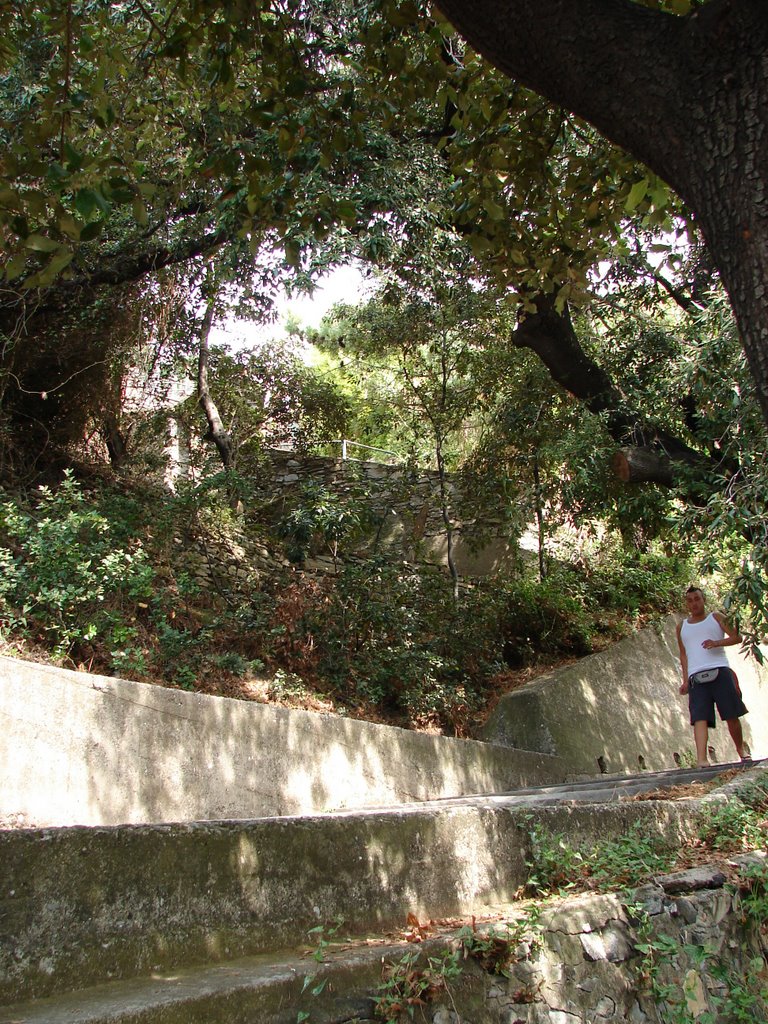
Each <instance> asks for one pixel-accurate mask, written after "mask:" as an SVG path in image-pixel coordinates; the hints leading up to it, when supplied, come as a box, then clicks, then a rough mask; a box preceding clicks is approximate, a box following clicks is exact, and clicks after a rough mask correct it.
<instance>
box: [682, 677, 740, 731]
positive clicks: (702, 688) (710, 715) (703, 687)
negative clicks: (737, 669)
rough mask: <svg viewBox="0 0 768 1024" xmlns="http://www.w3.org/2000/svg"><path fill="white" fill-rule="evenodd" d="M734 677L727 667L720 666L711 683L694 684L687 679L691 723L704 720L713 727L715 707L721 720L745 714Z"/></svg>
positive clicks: (724, 720)
mask: <svg viewBox="0 0 768 1024" xmlns="http://www.w3.org/2000/svg"><path fill="white" fill-rule="evenodd" d="M735 678H736V677H735V676H734V674H733V672H731V670H730V669H729V668H721V669H720V671H719V672H718V673H717V675H716V676H715V678H714V679H713V680H712V682H711V683H696V684H694V683H691V682H690V680H689V686H690V689H689V690H688V710H689V711H690V713H691V725H693V723H694V722H704V721H706V722H707V724H708V725H709V728H710V729H714V728H715V707H717V710H718V712H719V714H720V718H721V720H722V721H723V722H727V721H728V720H729V719H731V718H741V716H742V715H746V713H747V709H746V706H745V704H744V701H743V700H742V699H741V695H740V694H739V691H738V689H737V688H736V681H735Z"/></svg>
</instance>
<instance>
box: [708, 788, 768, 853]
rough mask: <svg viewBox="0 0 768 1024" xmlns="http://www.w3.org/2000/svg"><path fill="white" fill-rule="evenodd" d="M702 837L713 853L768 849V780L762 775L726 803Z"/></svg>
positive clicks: (710, 817) (717, 812) (709, 823)
mask: <svg viewBox="0 0 768 1024" xmlns="http://www.w3.org/2000/svg"><path fill="white" fill-rule="evenodd" d="M699 837H700V839H701V841H702V843H703V844H704V845H705V846H708V847H709V848H710V849H712V850H724V851H735V850H763V849H765V847H766V846H767V845H768V777H766V776H765V775H761V776H759V777H758V778H756V779H752V780H751V781H750V782H749V783H747V784H745V785H744V786H742V787H741V788H740V789H739V791H738V793H736V794H735V795H734V796H733V797H732V798H731V799H729V800H728V801H727V802H726V803H723V804H720V805H718V806H716V807H715V808H714V809H713V811H712V813H711V814H710V815H709V817H708V818H707V820H706V821H705V822H704V824H703V825H702V828H701V830H700V833H699Z"/></svg>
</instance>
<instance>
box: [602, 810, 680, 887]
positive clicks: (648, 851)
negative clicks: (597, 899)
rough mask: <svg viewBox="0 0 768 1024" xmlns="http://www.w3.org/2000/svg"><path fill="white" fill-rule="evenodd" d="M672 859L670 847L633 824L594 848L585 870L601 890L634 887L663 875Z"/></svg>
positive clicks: (657, 837)
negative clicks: (625, 830)
mask: <svg viewBox="0 0 768 1024" xmlns="http://www.w3.org/2000/svg"><path fill="white" fill-rule="evenodd" d="M673 859H674V854H673V851H672V849H671V847H669V846H668V844H667V843H666V842H665V841H664V840H663V839H662V838H661V837H660V836H655V835H653V834H649V833H648V832H647V831H644V826H642V825H641V824H640V822H635V824H634V825H633V826H632V828H631V829H630V830H629V831H628V832H626V833H625V834H624V835H621V836H618V837H617V838H616V839H613V840H608V841H606V842H604V843H601V845H600V846H599V847H596V848H595V849H594V850H593V851H592V853H591V854H590V856H589V860H588V864H587V866H588V869H589V873H590V875H591V878H592V880H593V882H594V884H595V885H596V886H597V887H598V888H601V889H604V888H615V887H616V886H634V885H638V884H639V883H640V882H642V881H644V880H645V879H646V878H650V877H651V875H655V874H658V873H659V872H662V871H667V870H668V869H669V868H670V867H671V865H672V862H673Z"/></svg>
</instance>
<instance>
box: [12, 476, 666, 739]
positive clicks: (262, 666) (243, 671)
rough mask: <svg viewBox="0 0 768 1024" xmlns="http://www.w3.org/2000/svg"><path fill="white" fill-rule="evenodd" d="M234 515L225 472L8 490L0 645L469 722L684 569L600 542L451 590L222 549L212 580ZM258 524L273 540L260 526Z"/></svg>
mask: <svg viewBox="0 0 768 1024" xmlns="http://www.w3.org/2000/svg"><path fill="white" fill-rule="evenodd" d="M312 497H313V506H312V507H314V508H315V509H317V508H318V507H325V508H326V509H327V511H326V512H325V513H324V515H325V520H324V522H325V524H326V527H327V526H328V525H330V521H331V519H332V516H331V513H332V512H333V506H332V505H331V506H329V505H328V502H327V501H326V504H325V506H323V504H322V500H318V499H322V498H323V496H322V495H318V494H314V495H313V496H312ZM337 511H338V510H337ZM335 521H336V524H337V528H340V524H341V525H343V524H344V522H345V520H344V518H343V517H339V516H338V515H337V517H336V520H335ZM314 525H315V526H317V523H315V524H314ZM244 526H247V524H244V523H243V521H242V519H241V518H239V517H238V516H237V515H236V514H234V513H233V512H232V510H231V508H230V507H229V504H228V502H227V501H226V489H223V488H221V487H219V488H216V487H209V488H202V489H197V490H195V491H192V492H189V493H185V494H180V495H179V496H177V497H176V498H173V497H170V496H167V495H163V494H162V493H157V494H154V495H151V494H147V493H146V492H145V493H143V494H142V496H141V498H139V497H138V496H137V495H134V494H131V493H130V492H129V493H125V492H120V491H116V490H115V489H113V488H102V489H99V490H95V491H93V492H91V493H89V494H86V493H85V492H84V490H83V489H82V487H81V486H80V485H78V484H77V483H76V482H75V481H74V480H73V479H71V478H69V477H68V478H66V479H65V481H64V482H63V484H62V485H61V487H59V488H58V489H57V490H51V489H47V488H45V489H42V490H40V491H38V492H37V493H36V494H35V495H34V496H33V497H32V498H31V499H30V500H26V501H19V500H18V499H17V500H13V499H11V498H10V497H9V496H6V500H5V502H4V503H3V506H2V520H1V521H0V540H1V542H2V546H0V558H1V559H2V568H3V573H2V575H3V582H2V587H1V588H0V611H1V612H2V621H3V632H2V640H3V644H4V648H5V650H17V649H18V650H26V651H28V652H31V653H33V654H36V655H37V656H40V655H45V656H48V654H49V653H50V652H53V653H55V654H56V655H57V656H58V658H59V659H60V660H62V661H63V662H64V663H65V664H84V665H86V666H87V667H88V668H90V669H91V670H93V671H101V672H106V673H111V672H117V673H121V674H125V675H128V676H130V677H133V678H138V679H146V680H153V681H157V682H162V683H165V684H171V685H177V686H182V687H185V688H189V689H203V690H208V691H209V692H224V693H228V694H231V695H238V696H251V697H253V696H256V697H260V698H261V699H270V700H275V701H284V702H288V703H298V704H300V705H304V706H315V707H317V706H323V707H331V708H333V709H335V710H337V711H340V712H341V713H346V714H353V715H358V716H365V717H370V718H373V719H376V720H381V721H391V722H397V723H399V724H409V725H416V726H420V727H425V726H432V727H435V726H437V727H439V728H441V729H444V730H448V731H450V732H455V733H459V734H466V733H468V732H471V730H472V729H473V727H474V725H475V724H476V723H477V722H478V721H479V720H481V719H482V716H483V712H484V711H485V709H487V707H488V705H489V703H491V702H492V701H494V700H495V699H496V698H497V697H498V694H499V693H500V692H502V691H503V690H504V689H505V688H507V687H509V686H510V685H512V684H513V682H514V681H515V680H517V679H520V678H524V677H525V675H526V670H527V671H528V672H530V671H531V670H533V669H534V668H535V667H536V666H539V667H541V666H543V665H548V664H551V663H553V662H556V661H558V660H561V659H568V658H572V657H577V656H581V655H584V654H587V653H589V652H590V651H592V650H594V649H596V648H598V647H601V646H603V645H604V644H605V643H607V642H608V641H610V640H611V639H615V638H617V637H619V636H621V635H623V634H624V633H625V632H626V630H627V629H628V628H630V627H631V626H632V625H633V624H637V623H639V622H643V621H647V619H648V618H649V617H653V616H655V615H657V614H659V613H660V612H663V611H665V610H667V609H669V608H670V607H671V606H672V604H673V603H674V602H675V599H676V595H677V591H678V589H679V586H680V583H681V580H682V578H683V577H682V572H683V569H684V567H683V565H682V564H680V563H677V562H675V561H674V560H670V559H667V558H665V557H660V556H659V555H652V554H647V555H627V554H622V553H621V552H618V551H610V550H606V551H604V552H603V553H602V554H599V555H597V556H596V557H595V559H594V561H592V563H591V564H590V565H589V566H584V567H582V568H577V567H575V566H568V565H566V564H562V565H559V566H558V567H557V568H556V569H553V571H552V572H551V573H550V575H549V576H548V577H547V579H546V580H545V581H543V582H540V581H538V579H537V578H536V572H535V567H533V566H532V567H530V568H529V569H528V570H527V571H523V572H522V573H520V572H518V573H515V574H513V575H510V576H508V577H505V578H502V579H499V578H493V579H488V580H485V581H483V580H477V581H474V582H473V583H472V585H471V586H470V585H467V586H465V587H464V588H463V592H462V599H461V602H460V605H459V606H457V605H456V603H455V602H454V600H453V595H452V589H451V587H450V585H449V583H448V581H447V580H446V577H445V576H444V574H443V573H441V572H440V571H439V570H437V569H431V570H425V569H421V570H419V569H418V568H417V567H416V566H413V565H409V564H407V563H404V562H403V561H402V560H393V559H391V558H386V557H384V556H380V557H375V558H370V559H365V560H352V561H350V562H349V564H346V565H344V566H343V567H341V566H340V567H339V571H338V572H336V573H333V574H325V575H323V574H321V575H310V574H305V573H303V572H301V571H300V570H296V569H288V570H286V571H284V572H283V573H281V574H279V575H276V576H274V577H273V578H272V579H271V580H269V581H265V580H263V579H261V580H260V579H259V577H258V574H257V573H255V572H252V573H251V574H250V575H247V574H246V575H244V574H242V573H241V575H240V576H239V577H233V576H232V575H231V574H228V573H227V572H226V571H225V567H224V566H223V565H221V564H219V566H218V568H219V570H220V575H219V576H218V577H216V579H215V582H214V584H213V585H212V584H211V581H210V576H208V577H206V579H207V582H206V583H205V584H203V583H202V582H201V578H202V574H200V573H199V566H200V561H199V558H198V561H197V562H195V560H194V559H193V557H192V555H193V553H194V552H195V551H197V552H198V553H199V551H200V550H201V544H200V542H203V544H202V547H203V548H204V547H205V543H206V542H207V543H208V546H209V550H210V538H211V536H212V534H213V533H215V534H217V535H218V536H220V537H225V536H227V535H229V536H237V537H238V538H240V539H242V532H241V531H242V529H243V527H244ZM249 528H250V529H251V530H253V529H254V528H255V524H254V523H253V521H251V523H250V527H249ZM259 535H260V537H261V538H262V543H275V542H276V541H275V537H274V535H272V539H271V540H269V539H268V538H269V534H268V532H267V531H266V528H265V527H264V526H262V527H261V528H260V530H259ZM333 536H334V537H336V539H337V540H338V538H339V536H348V537H349V538H350V542H351V538H352V536H353V534H352V533H348V534H346V535H344V534H343V533H341V534H339V533H336V534H334V535H333ZM181 538H184V542H183V544H180V543H179V540H180V539H181ZM343 550H344V552H345V554H346V553H347V552H349V550H350V549H349V547H344V548H343ZM195 565H197V567H198V575H196V574H195V571H194V569H193V566H195ZM521 673H522V674H521ZM249 686H250V689H249Z"/></svg>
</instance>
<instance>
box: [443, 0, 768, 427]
mask: <svg viewBox="0 0 768 1024" xmlns="http://www.w3.org/2000/svg"><path fill="white" fill-rule="evenodd" d="M439 6H440V10H441V11H442V12H443V14H444V15H445V16H446V17H447V18H448V19H449V20H450V21H451V22H452V23H453V24H454V25H455V26H456V28H458V30H459V31H460V32H461V33H462V35H464V36H465V38H466V39H467V40H468V41H469V42H470V44H471V45H472V46H473V47H474V48H475V49H476V50H477V51H478V52H479V53H481V54H483V56H485V57H486V58H487V59H488V60H489V61H490V62H491V63H492V64H494V65H495V66H496V67H497V68H499V69H500V70H502V71H504V72H506V73H507V74H508V75H510V76H511V77H513V78H515V79H516V80H517V81H518V82H520V83H522V84H523V85H526V86H528V87H529V88H531V89H533V90H535V91H536V92H538V93H540V94H541V95H542V96H544V97H546V98H547V99H548V100H550V101H551V102H553V103H555V104H558V105H560V106H563V107H565V108H566V109H568V110H571V111H573V112H574V113H575V114H577V115H579V116H581V117H583V118H585V119H586V120H587V121H589V122H590V123H591V124H593V125H594V126H595V127H596V128H597V129H598V130H599V131H601V132H602V133H603V134H604V135H605V136H606V137H607V138H608V139H610V140H611V141H612V142H615V143H617V144H618V145H620V146H622V147H623V148H624V149H626V150H627V151H628V152H630V153H632V154H633V155H634V156H635V157H637V158H638V159H639V160H642V161H643V162H644V163H645V164H647V165H648V167H650V168H651V169H652V170H653V171H655V172H656V173H657V174H658V175H659V176H660V177H661V178H663V179H664V180H665V181H667V182H668V183H669V184H670V185H671V186H672V188H674V189H675V190H676V191H677V192H678V194H679V195H680V196H681V197H682V199H683V200H684V201H685V202H686V203H687V204H688V205H689V206H690V208H691V210H692V211H693V212H694V214H695V215H696V217H697V219H698V223H699V226H700V228H701V231H702V233H703V235H704V238H705V240H706V242H707V245H708V247H709V249H710V251H711V253H712V256H713V258H714V260H715V262H716V264H717V267H718V269H719V270H720V273H721V275H722V279H723V283H724V285H725V287H726V289H727V291H728V294H729V295H730V298H731V302H732V305H733V309H734V313H735V315H736V320H737V322H738V325H739V328H740V331H741V335H742V341H743V345H744V351H745V353H746V356H747V360H748V362H749V366H750V370H751V372H752V376H753V378H754V381H755V385H756V390H757V397H758V401H759V403H760V406H761V409H762V412H763V416H764V418H765V420H766V423H768V302H766V289H767V288H768V284H766V282H768V17H766V5H765V0H711V2H710V3H707V4H705V5H704V6H702V7H698V8H696V9H695V10H694V11H693V12H692V13H691V14H689V15H687V16H686V17H679V16H675V15H671V14H665V13H664V12H662V11H658V10H650V9H649V8H646V7H643V6H642V5H640V4H639V3H635V2H634V0H439Z"/></svg>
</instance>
